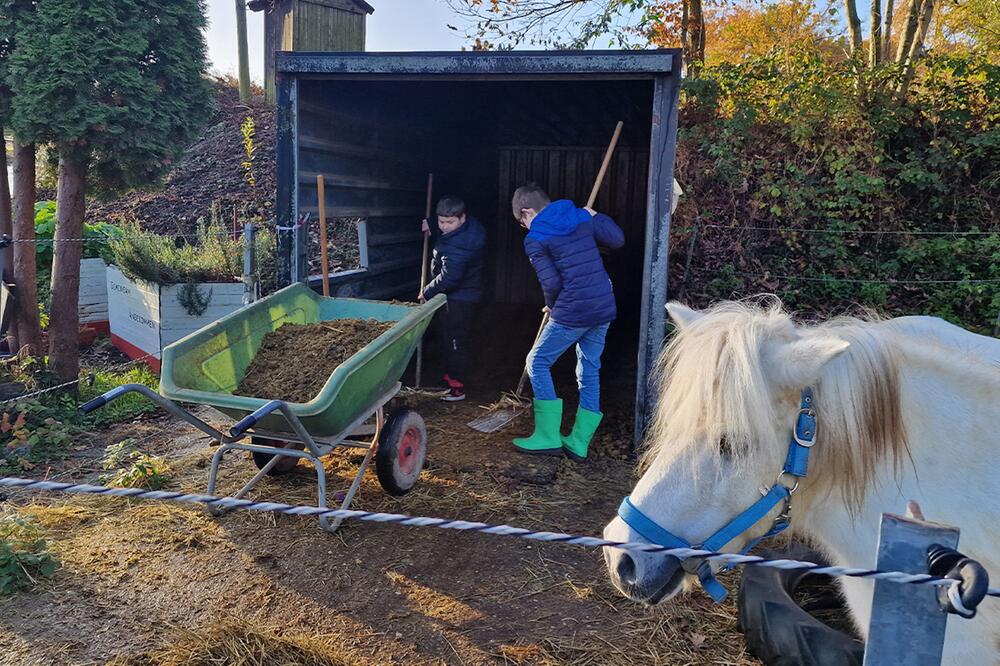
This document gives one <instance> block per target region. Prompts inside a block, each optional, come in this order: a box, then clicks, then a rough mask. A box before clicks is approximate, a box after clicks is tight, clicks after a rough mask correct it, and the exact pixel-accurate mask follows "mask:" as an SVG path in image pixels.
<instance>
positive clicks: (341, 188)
mask: <svg viewBox="0 0 1000 666" xmlns="http://www.w3.org/2000/svg"><path fill="white" fill-rule="evenodd" d="M390 97H391V93H390ZM334 99H335V100H336V101H335V102H334ZM410 111H411V110H410V109H409V107H408V105H406V104H405V100H402V99H400V100H392V99H386V96H385V95H382V96H377V95H366V94H363V93H361V92H358V91H357V90H356V89H355V90H354V91H352V94H344V95H341V96H337V86H336V84H327V85H324V86H320V85H312V86H310V85H303V86H302V87H301V89H300V101H299V133H298V151H299V152H298V169H299V171H298V179H299V182H298V186H299V199H298V206H299V213H300V214H301V213H311V214H312V217H313V219H314V220H315V219H316V216H317V215H318V211H319V208H318V196H317V189H316V176H317V174H323V177H324V180H325V191H326V209H327V210H326V214H327V216H328V217H342V218H356V219H362V220H364V221H365V222H366V233H367V254H368V270H367V271H366V272H365V273H359V274H356V275H354V276H352V277H351V279H349V280H347V281H346V282H345V281H343V280H340V281H337V293H340V294H341V295H351V296H360V297H367V298H385V297H389V296H393V295H398V294H401V293H407V294H409V293H410V292H413V293H414V295H415V293H416V290H417V286H418V282H419V277H420V254H421V244H422V236H421V234H420V219H421V217H423V214H424V201H425V196H426V181H427V172H428V166H427V165H428V161H429V160H428V155H429V150H430V148H429V146H430V144H429V136H428V134H429V133H428V132H427V130H426V129H424V128H421V127H418V126H416V125H414V123H413V121H407V120H405V118H406V115H407V114H409V113H410Z"/></svg>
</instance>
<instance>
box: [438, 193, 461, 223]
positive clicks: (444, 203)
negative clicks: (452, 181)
mask: <svg viewBox="0 0 1000 666" xmlns="http://www.w3.org/2000/svg"><path fill="white" fill-rule="evenodd" d="M436 212H437V216H438V217H462V216H463V215H465V202H464V201H462V200H461V199H460V198H458V197H456V196H453V195H450V194H448V195H445V196H443V197H441V198H440V199H438V205H437V210H436Z"/></svg>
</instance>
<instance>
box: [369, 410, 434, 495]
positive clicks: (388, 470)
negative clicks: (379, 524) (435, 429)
mask: <svg viewBox="0 0 1000 666" xmlns="http://www.w3.org/2000/svg"><path fill="white" fill-rule="evenodd" d="M426 458H427V427H426V426H425V425H424V419H423V418H422V417H421V416H420V414H418V413H417V412H415V411H413V410H412V409H400V410H398V411H395V412H393V413H392V414H391V415H390V416H389V419H388V420H387V421H386V424H385V427H383V428H382V432H381V433H380V434H379V439H378V450H376V452H375V474H376V475H377V476H378V482H379V483H380V484H381V485H382V488H384V489H385V491H386V492H387V493H389V494H390V495H395V496H396V497H399V496H402V495H405V494H406V493H408V492H410V490H412V489H413V486H415V485H416V483H417V479H418V478H420V472H421V470H423V468H424V461H425V460H426Z"/></svg>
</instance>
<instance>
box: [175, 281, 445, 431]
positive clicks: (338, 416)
mask: <svg viewBox="0 0 1000 666" xmlns="http://www.w3.org/2000/svg"><path fill="white" fill-rule="evenodd" d="M445 302H446V299H445V297H444V296H443V295H438V296H435V297H434V298H432V299H431V300H430V301H428V302H427V303H424V304H423V305H404V304H395V303H387V302H384V301H368V300H360V299H353V298H325V297H323V296H320V295H319V294H317V293H315V292H314V291H312V290H311V289H309V288H308V287H307V286H306V285H304V284H301V283H299V284H294V285H291V286H289V287H285V288H284V289H282V290H280V291H278V292H275V293H274V294H271V295H270V296H268V297H266V298H263V299H261V300H259V301H257V302H256V303H253V304H251V305H248V306H246V307H244V308H241V309H240V310H237V311H236V312H233V313H231V314H229V315H226V316H225V317H223V318H222V319H219V320H218V321H216V322H213V323H212V324H209V325H208V326H206V327H205V328H202V329H201V330H198V331H195V332H194V333H192V334H191V335H188V336H187V337H185V338H182V339H180V340H178V341H177V342H175V343H173V344H171V345H169V346H167V347H165V348H164V350H163V357H162V366H161V375H160V395H162V396H163V397H165V398H169V399H171V400H176V401H180V402H187V403H195V404H202V405H210V406H212V407H215V408H216V409H218V410H219V411H221V412H223V413H225V414H227V415H228V416H231V417H232V418H234V419H237V420H238V419H242V418H243V417H244V416H246V415H247V414H250V413H251V412H253V411H255V410H257V409H258V408H260V407H262V406H264V405H265V404H266V403H268V402H269V401H270V400H271V399H274V398H277V399H280V396H275V397H274V398H251V397H247V396H240V395H234V394H233V391H235V390H236V387H237V386H238V385H239V383H240V380H241V379H242V378H243V374H244V373H245V372H246V369H247V367H248V366H249V365H250V362H251V361H252V360H253V357H254V354H256V353H257V350H258V349H259V348H260V345H261V341H262V340H263V339H264V336H265V335H267V334H268V333H270V332H271V331H274V330H277V329H278V328H279V327H281V326H282V325H283V324H286V323H294V324H311V323H315V322H320V321H332V320H335V319H375V320H377V321H392V322H396V323H395V324H394V325H393V327H392V328H390V329H389V330H388V331H386V332H385V333H383V334H382V335H380V336H379V337H378V338H376V339H375V340H374V341H372V342H371V343H370V344H368V345H367V346H365V347H364V348H362V349H361V350H359V351H358V352H357V353H356V354H354V355H353V356H351V357H350V358H349V359H347V360H346V361H344V362H343V363H341V364H340V365H339V366H337V368H336V370H334V371H333V374H331V375H330V378H329V379H328V380H327V381H326V383H325V384H324V385H323V388H322V390H320V392H319V393H318V394H317V395H316V397H314V398H313V399H312V400H310V401H309V402H289V403H288V406H289V407H290V408H291V410H292V411H293V412H294V413H295V415H296V416H297V417H298V418H299V419H300V420H301V421H302V424H303V425H304V426H305V429H306V431H307V432H309V434H310V435H312V436H314V437H331V436H333V435H336V434H338V433H340V432H342V431H343V430H344V429H345V428H347V427H348V426H349V425H350V424H351V423H352V422H353V421H355V420H356V419H358V418H359V417H360V416H362V415H363V414H364V413H365V411H366V410H368V409H369V408H370V407H371V405H372V404H374V403H375V402H376V401H377V400H378V399H379V398H380V397H381V396H383V395H385V394H386V392H388V391H389V390H390V389H392V387H393V385H395V384H396V383H397V382H398V381H399V380H400V377H402V375H403V372H404V371H405V370H406V366H407V365H408V364H409V362H410V358H411V357H412V356H413V352H414V351H415V350H416V348H417V345H418V344H420V340H421V338H422V337H423V334H424V331H426V330H427V326H428V325H429V324H430V322H431V319H432V318H433V316H434V313H435V312H436V311H437V310H438V308H440V307H442V306H443V305H444V304H445ZM257 427H258V428H260V429H261V430H267V431H271V432H279V433H280V432H287V433H289V434H291V433H292V429H291V426H290V425H289V424H288V423H287V422H286V421H285V419H284V417H282V416H281V415H280V414H279V413H274V414H270V415H268V416H266V417H264V418H262V419H261V420H260V421H259V422H258V423H257Z"/></svg>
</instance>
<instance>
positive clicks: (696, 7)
mask: <svg viewBox="0 0 1000 666" xmlns="http://www.w3.org/2000/svg"><path fill="white" fill-rule="evenodd" d="M688 19H689V24H690V25H689V26H688V35H689V36H690V40H691V46H690V51H691V65H690V67H689V69H688V76H689V77H691V78H694V77H696V76H697V75H698V70H699V69H700V68H701V66H702V65H704V64H705V14H704V12H703V11H702V6H701V0H690V11H689V12H688Z"/></svg>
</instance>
